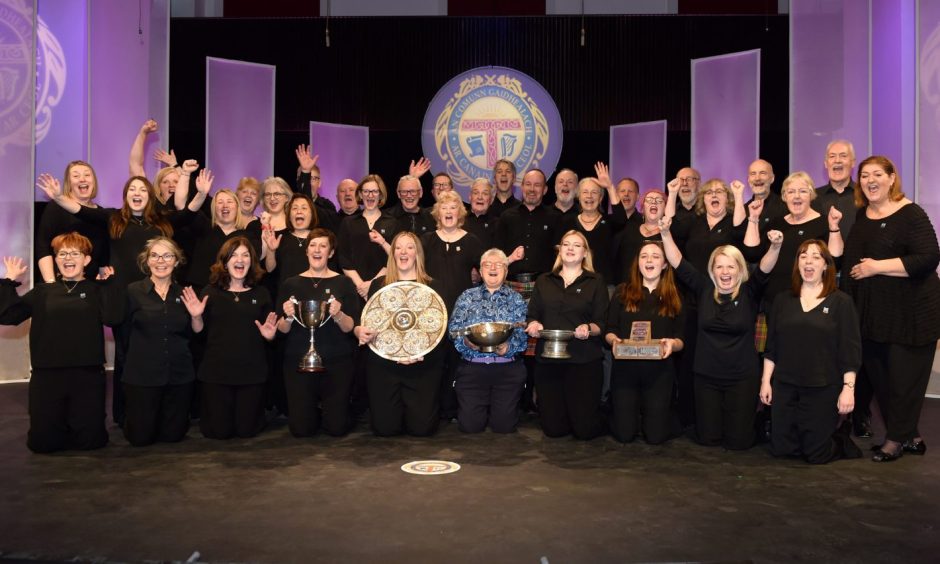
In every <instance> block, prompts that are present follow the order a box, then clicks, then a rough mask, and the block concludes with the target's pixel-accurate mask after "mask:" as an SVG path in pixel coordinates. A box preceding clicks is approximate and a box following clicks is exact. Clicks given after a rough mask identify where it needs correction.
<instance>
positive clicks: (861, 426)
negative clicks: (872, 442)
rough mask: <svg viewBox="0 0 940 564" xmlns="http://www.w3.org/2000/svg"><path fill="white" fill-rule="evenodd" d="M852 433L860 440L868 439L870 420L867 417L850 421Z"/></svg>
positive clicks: (870, 434) (869, 435) (870, 432)
mask: <svg viewBox="0 0 940 564" xmlns="http://www.w3.org/2000/svg"><path fill="white" fill-rule="evenodd" d="M852 432H853V433H855V436H856V437H859V438H861V439H867V438H870V437H871V436H872V431H871V420H870V419H869V418H867V417H857V418H854V419H852Z"/></svg>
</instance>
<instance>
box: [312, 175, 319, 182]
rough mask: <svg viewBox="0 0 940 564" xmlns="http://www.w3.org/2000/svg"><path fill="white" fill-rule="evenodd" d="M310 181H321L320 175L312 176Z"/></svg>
mask: <svg viewBox="0 0 940 564" xmlns="http://www.w3.org/2000/svg"><path fill="white" fill-rule="evenodd" d="M310 181H311V182H320V177H319V176H311V177H310Z"/></svg>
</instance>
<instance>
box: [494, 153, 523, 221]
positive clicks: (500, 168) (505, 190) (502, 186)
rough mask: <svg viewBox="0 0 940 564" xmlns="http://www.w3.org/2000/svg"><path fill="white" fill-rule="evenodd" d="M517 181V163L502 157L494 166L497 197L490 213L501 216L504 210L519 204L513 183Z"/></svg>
mask: <svg viewBox="0 0 940 564" xmlns="http://www.w3.org/2000/svg"><path fill="white" fill-rule="evenodd" d="M515 182H516V165H515V164H513V162H512V161H510V160H506V159H500V160H498V161H496V164H495V165H494V166H493V183H494V185H495V186H496V198H494V199H493V203H492V204H490V213H491V214H492V215H493V216H494V217H499V216H500V215H502V214H503V212H504V211H506V210H508V209H511V208H514V207H516V206H518V205H519V200H517V199H516V198H515V197H514V196H513V195H512V188H513V184H515Z"/></svg>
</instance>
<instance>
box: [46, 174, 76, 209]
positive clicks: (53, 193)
mask: <svg viewBox="0 0 940 564" xmlns="http://www.w3.org/2000/svg"><path fill="white" fill-rule="evenodd" d="M36 186H38V187H39V189H40V190H42V191H43V192H44V193H45V194H46V196H48V197H49V199H50V200H52V201H53V202H55V203H56V204H58V205H59V206H61V207H62V209H64V210H65V211H67V212H69V213H78V210H80V209H82V205H81V204H79V203H78V200H75V199H74V198H72V197H71V196H66V195H65V194H63V193H62V186H61V185H60V184H59V179H58V178H56V177H55V176H52V175H51V174H49V173H45V172H44V173H42V174H40V175H39V179H38V180H37V181H36Z"/></svg>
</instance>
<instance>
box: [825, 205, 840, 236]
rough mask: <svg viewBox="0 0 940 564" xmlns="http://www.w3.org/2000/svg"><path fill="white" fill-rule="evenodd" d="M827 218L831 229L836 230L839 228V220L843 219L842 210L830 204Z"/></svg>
mask: <svg viewBox="0 0 940 564" xmlns="http://www.w3.org/2000/svg"><path fill="white" fill-rule="evenodd" d="M826 219H827V220H828V221H829V229H830V230H831V231H835V230H836V229H839V222H841V221H842V212H840V211H839V210H838V208H836V207H835V206H829V215H828V216H827V217H826Z"/></svg>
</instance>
